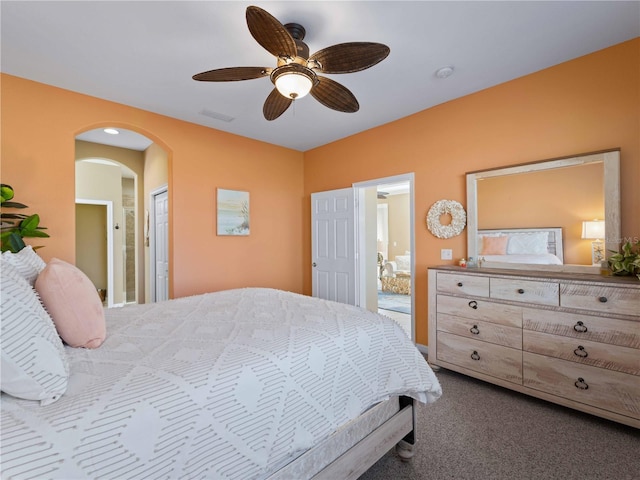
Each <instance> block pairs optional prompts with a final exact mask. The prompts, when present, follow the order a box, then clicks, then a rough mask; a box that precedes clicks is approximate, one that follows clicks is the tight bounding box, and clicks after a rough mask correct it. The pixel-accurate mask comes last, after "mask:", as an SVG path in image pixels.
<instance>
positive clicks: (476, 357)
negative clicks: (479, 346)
mask: <svg viewBox="0 0 640 480" xmlns="http://www.w3.org/2000/svg"><path fill="white" fill-rule="evenodd" d="M471 358H472V359H473V360H480V355H478V352H477V351H476V350H474V351H473V353H472V354H471Z"/></svg>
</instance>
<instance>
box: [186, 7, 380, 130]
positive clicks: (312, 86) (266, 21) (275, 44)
mask: <svg viewBox="0 0 640 480" xmlns="http://www.w3.org/2000/svg"><path fill="white" fill-rule="evenodd" d="M246 17H247V25H248V26H249V31H250V32H251V35H252V36H253V38H254V39H255V40H256V41H257V42H258V43H259V44H260V45H261V46H262V47H263V48H264V49H265V50H267V51H268V52H269V53H271V54H272V55H274V56H275V57H276V58H277V66H276V67H275V68H271V67H228V68H218V69H215V70H209V71H207V72H202V73H198V74H196V75H194V76H193V79H194V80H199V81H204V82H232V81H238V80H251V79H254V78H262V77H267V76H268V77H269V78H270V79H271V81H272V82H273V84H274V85H275V88H274V89H273V90H272V91H271V93H270V94H269V96H268V97H267V99H266V101H265V102H264V106H263V107H262V113H263V114H264V118H266V119H267V120H275V119H276V118H278V117H279V116H280V115H282V114H283V113H284V112H285V111H286V110H287V108H289V106H290V105H291V103H292V102H293V101H294V100H296V99H298V98H302V97H304V96H305V95H306V94H307V93H311V96H313V97H314V98H315V99H316V100H318V101H319V102H320V103H321V104H323V105H324V106H325V107H329V108H331V109H333V110H337V111H340V112H347V113H353V112H357V111H358V110H359V108H360V105H359V104H358V100H356V97H355V96H354V95H353V93H351V92H350V91H349V89H347V88H346V87H344V86H343V85H341V84H339V83H338V82H335V81H333V80H331V79H330V78H327V77H323V76H320V75H318V74H319V73H329V74H331V73H352V72H359V71H361V70H365V69H367V68H369V67H372V66H374V65H375V64H377V63H379V62H381V61H382V60H384V59H385V58H386V57H387V56H388V55H389V52H390V49H389V47H387V46H386V45H383V44H381V43H372V42H350V43H340V44H338V45H333V46H331V47H327V48H324V49H322V50H320V51H318V52H316V53H314V54H313V55H309V47H308V46H307V45H306V44H305V43H304V42H303V41H302V40H303V39H304V36H305V33H306V32H305V29H304V28H303V27H302V25H299V24H297V23H287V24H286V25H282V24H281V23H280V22H279V21H278V20H277V19H276V18H275V17H273V16H272V15H271V14H270V13H268V12H266V11H265V10H263V9H261V8H259V7H254V6H250V7H247V14H246Z"/></svg>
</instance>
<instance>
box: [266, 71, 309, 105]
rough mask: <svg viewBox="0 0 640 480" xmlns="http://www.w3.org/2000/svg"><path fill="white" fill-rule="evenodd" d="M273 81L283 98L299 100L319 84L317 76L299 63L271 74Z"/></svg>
mask: <svg viewBox="0 0 640 480" xmlns="http://www.w3.org/2000/svg"><path fill="white" fill-rule="evenodd" d="M271 81H272V82H273V83H274V85H275V86H276V88H277V89H278V92H280V94H281V95H282V96H283V97H286V98H291V99H293V100H297V99H298V98H302V97H304V96H305V95H307V94H308V93H309V92H310V91H311V89H312V88H313V86H314V85H315V84H316V82H317V77H316V74H315V73H314V72H313V71H312V70H311V69H309V68H307V67H304V66H302V65H300V64H298V63H289V64H287V65H283V66H281V67H278V68H276V69H275V70H274V71H273V72H272V73H271Z"/></svg>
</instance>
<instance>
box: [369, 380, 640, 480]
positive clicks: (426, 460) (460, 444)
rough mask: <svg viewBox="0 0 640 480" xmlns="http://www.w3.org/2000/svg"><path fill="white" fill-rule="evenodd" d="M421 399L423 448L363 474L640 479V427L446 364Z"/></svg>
mask: <svg viewBox="0 0 640 480" xmlns="http://www.w3.org/2000/svg"><path fill="white" fill-rule="evenodd" d="M436 374H437V376H438V379H439V380H440V384H441V385H442V389H443V396H442V397H441V398H440V399H439V400H438V401H436V402H435V403H433V404H431V405H426V406H424V405H422V404H420V405H419V409H418V433H417V440H418V444H417V452H416V455H415V456H414V457H413V459H412V460H411V461H410V462H409V463H402V462H401V461H400V459H399V457H397V455H396V454H395V452H393V451H392V452H389V453H387V455H385V456H384V457H383V458H382V459H380V460H379V461H378V463H376V464H375V465H374V466H373V467H371V469H370V470H369V471H368V472H366V473H365V474H364V475H362V476H361V477H360V480H416V479H429V480H440V479H456V480H463V479H469V480H471V479H473V480H485V479H491V480H501V479H505V480H506V479H508V480H521V479H531V480H534V479H535V480H547V479H562V480H574V479H575V480H600V479H611V480H632V479H634V480H637V479H640V430H637V429H634V428H632V427H627V426H625V425H620V424H617V423H615V422H610V421H608V420H604V419H601V418H598V417H595V416H592V415H588V414H585V413H581V412H577V411H574V410H571V409H568V408H564V407H561V406H558V405H555V404H552V403H549V402H545V401H543V400H538V399H535V398H532V397H529V396H527V395H522V394H519V393H517V392H512V391H510V390H507V389H504V388H501V387H497V386H494V385H490V384H488V383H485V382H482V381H480V380H475V379H473V378H470V377H467V376H465V375H460V374H457V373H454V372H451V371H449V370H444V369H441V370H439V371H438V372H436Z"/></svg>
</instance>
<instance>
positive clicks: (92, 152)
mask: <svg viewBox="0 0 640 480" xmlns="http://www.w3.org/2000/svg"><path fill="white" fill-rule="evenodd" d="M104 130H105V129H104V128H99V129H92V130H89V131H87V132H83V133H81V134H79V135H78V136H77V137H76V154H75V160H76V198H79V199H85V200H86V199H91V200H94V201H110V202H112V204H113V213H112V218H111V221H112V222H111V223H112V227H111V230H110V231H109V232H104V235H105V236H108V235H112V237H113V242H112V243H113V244H112V247H111V248H112V251H111V252H110V253H111V263H110V265H109V267H110V269H111V271H112V274H113V282H112V283H113V286H112V292H107V295H108V296H109V297H110V299H109V301H108V304H109V305H114V306H119V305H123V304H126V303H146V302H149V301H152V299H151V297H150V295H149V291H150V288H151V283H152V282H153V279H152V278H150V275H149V238H148V234H149V233H150V232H149V230H148V224H147V223H146V221H147V219H148V212H149V209H150V207H149V201H150V195H149V194H150V192H151V191H152V190H154V189H155V188H156V187H157V186H158V185H168V153H167V152H166V151H165V150H164V149H163V148H162V147H160V146H159V145H158V144H156V143H154V142H153V140H151V139H149V138H148V137H146V136H144V135H141V134H138V133H136V132H133V131H131V130H128V129H122V128H118V129H117V130H118V132H119V134H118V135H110V134H107V133H105V132H104ZM81 222H82V220H78V217H77V221H76V231H77V232H80V231H82V230H83V229H84V225H83V224H82V223H81ZM151 233H153V232H151ZM79 241H80V240H78V236H77V243H76V257H77V263H82V262H83V258H84V259H85V260H86V257H87V256H86V255H83V252H82V251H81V250H82V249H83V248H85V247H83V246H82V245H81V244H79V243H78V242H79ZM79 249H80V250H79ZM88 261H96V262H97V261H100V260H98V259H95V260H94V259H89V260H88ZM78 266H79V267H81V268H82V266H81V265H80V264H79V265H78ZM87 269H88V270H90V271H91V268H90V267H87ZM92 280H93V279H92ZM94 283H95V282H94Z"/></svg>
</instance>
